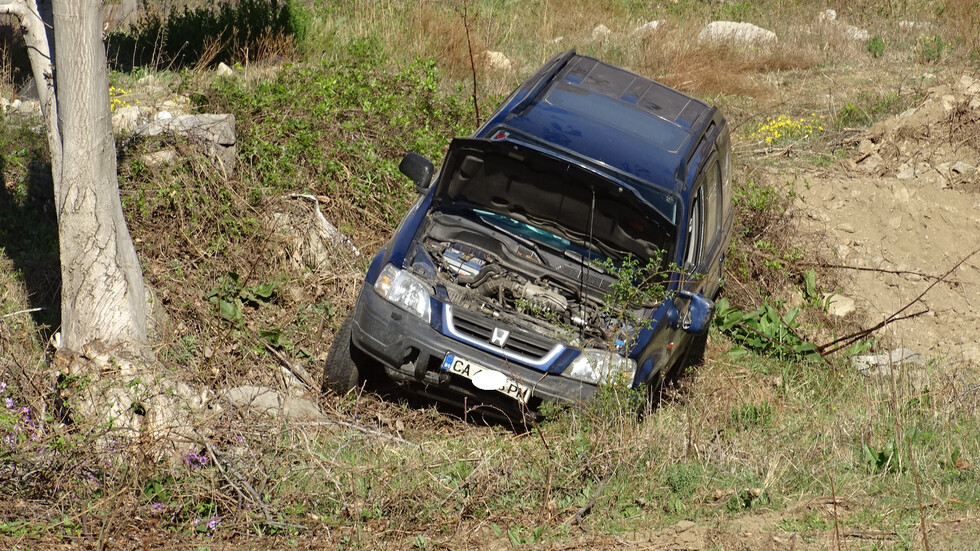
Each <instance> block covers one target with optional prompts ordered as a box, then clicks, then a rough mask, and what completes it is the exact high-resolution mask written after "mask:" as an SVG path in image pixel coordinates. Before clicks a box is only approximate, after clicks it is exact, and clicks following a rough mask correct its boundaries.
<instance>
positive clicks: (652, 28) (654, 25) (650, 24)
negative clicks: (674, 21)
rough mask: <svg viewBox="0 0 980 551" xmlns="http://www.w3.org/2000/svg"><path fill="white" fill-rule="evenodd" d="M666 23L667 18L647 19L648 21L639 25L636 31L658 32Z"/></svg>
mask: <svg viewBox="0 0 980 551" xmlns="http://www.w3.org/2000/svg"><path fill="white" fill-rule="evenodd" d="M665 23H667V20H666V19H658V20H656V21H647V22H646V23H644V24H642V25H640V26H639V27H637V29H636V32H637V33H643V34H646V33H652V32H656V31H657V30H658V29H659V28H660V27H661V26H663V25H664V24H665Z"/></svg>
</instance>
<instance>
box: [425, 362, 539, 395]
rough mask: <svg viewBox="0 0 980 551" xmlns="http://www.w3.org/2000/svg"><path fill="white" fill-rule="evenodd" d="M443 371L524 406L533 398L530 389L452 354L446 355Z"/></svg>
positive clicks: (497, 372) (495, 371)
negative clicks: (494, 391)
mask: <svg viewBox="0 0 980 551" xmlns="http://www.w3.org/2000/svg"><path fill="white" fill-rule="evenodd" d="M442 370H443V371H448V372H450V373H455V374H456V375H459V376H462V377H466V378H467V379H469V380H470V381H472V382H473V386H475V387H477V388H479V389H482V390H496V391H497V392H500V393H501V394H506V395H507V396H510V397H511V398H513V399H515V400H517V401H518V402H520V403H522V404H525V403H527V400H528V398H530V397H531V389H530V388H529V387H527V386H525V385H522V384H521V383H519V382H517V381H515V380H514V379H511V378H510V377H508V376H507V375H504V374H503V373H501V372H499V371H497V370H494V369H490V368H489V367H483V366H482V365H479V364H475V363H473V362H471V361H469V360H467V359H464V358H460V357H459V356H457V355H455V354H453V353H452V352H450V353H448V354H446V359H445V360H443V361H442Z"/></svg>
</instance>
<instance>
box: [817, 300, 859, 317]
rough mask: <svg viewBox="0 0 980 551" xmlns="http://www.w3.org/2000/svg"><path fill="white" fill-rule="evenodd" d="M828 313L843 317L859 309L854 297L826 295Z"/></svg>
mask: <svg viewBox="0 0 980 551" xmlns="http://www.w3.org/2000/svg"><path fill="white" fill-rule="evenodd" d="M824 300H825V301H826V304H827V313H828V314H830V315H831V316H834V317H836V318H843V317H845V316H847V315H848V314H851V313H853V312H854V311H855V310H857V306H855V304H854V299H853V298H851V297H846V296H844V295H824Z"/></svg>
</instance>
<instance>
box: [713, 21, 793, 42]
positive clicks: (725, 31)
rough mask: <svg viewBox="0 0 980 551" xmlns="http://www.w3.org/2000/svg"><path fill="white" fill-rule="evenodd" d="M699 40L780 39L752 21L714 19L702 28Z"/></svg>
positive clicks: (756, 40) (763, 40) (751, 40)
mask: <svg viewBox="0 0 980 551" xmlns="http://www.w3.org/2000/svg"><path fill="white" fill-rule="evenodd" d="M698 40H700V41H702V42H734V43H738V44H757V45H766V44H773V43H775V42H776V41H777V40H778V37H777V36H776V33H774V32H772V31H770V30H768V29H763V28H762V27H757V26H755V25H753V24H751V23H736V22H734V21H712V22H711V23H708V24H707V25H705V26H704V28H702V29H701V32H700V33H699V34H698Z"/></svg>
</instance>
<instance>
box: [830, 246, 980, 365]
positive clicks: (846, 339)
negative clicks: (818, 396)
mask: <svg viewBox="0 0 980 551" xmlns="http://www.w3.org/2000/svg"><path fill="white" fill-rule="evenodd" d="M977 253H980V247H978V248H976V249H973V252H971V253H970V254H968V255H966V256H964V257H963V258H961V259H960V260H959V262H957V263H956V264H953V267H952V268H950V269H948V270H946V273H944V274H943V275H941V276H939V277H937V278H936V279H935V281H933V282H932V283H930V284H929V286H928V287H926V288H925V290H923V291H922V292H921V293H919V295H918V296H917V297H915V298H914V299H912V300H911V301H909V302H908V304H906V305H905V306H903V307H901V308H899V309H898V310H897V311H895V312H894V313H892V314H891V315H890V316H888V317H886V318H885V319H883V320H881V321H880V322H878V323H877V324H875V325H874V326H873V327H869V328H867V329H862V330H860V331H856V332H854V333H851V334H850V335H845V336H843V337H840V338H839V339H835V340H833V341H831V342H829V343H827V344H824V345H821V346H818V347H817V351H818V352H819V353H820V355H821V356H822V355H824V354H833V353H834V352H837V351H839V350H842V349H844V348H847V347H848V346H850V345H852V344H854V343H855V342H857V341H859V340H861V339H863V338H864V337H866V336H868V335H870V334H871V333H874V332H875V331H877V330H879V329H881V328H883V327H885V326H886V325H889V324H891V323H894V322H896V321H900V320H903V319H909V318H914V317H916V316H919V315H922V314H924V313H926V312H928V311H929V310H928V308H927V309H926V310H922V311H920V312H915V313H913V314H906V315H902V314H903V313H904V312H905V311H906V310H908V309H909V308H911V307H912V305H913V304H915V303H916V302H919V301H920V300H922V297H924V296H926V293H928V292H929V291H931V290H932V288H933V287H935V286H936V285H939V283H941V282H943V281H946V278H948V277H949V275H950V274H951V273H953V272H955V271H956V270H957V269H958V268H959V267H960V266H962V265H963V263H964V262H966V261H967V260H969V259H970V258H971V257H973V256H974V255H975V254H977Z"/></svg>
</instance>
